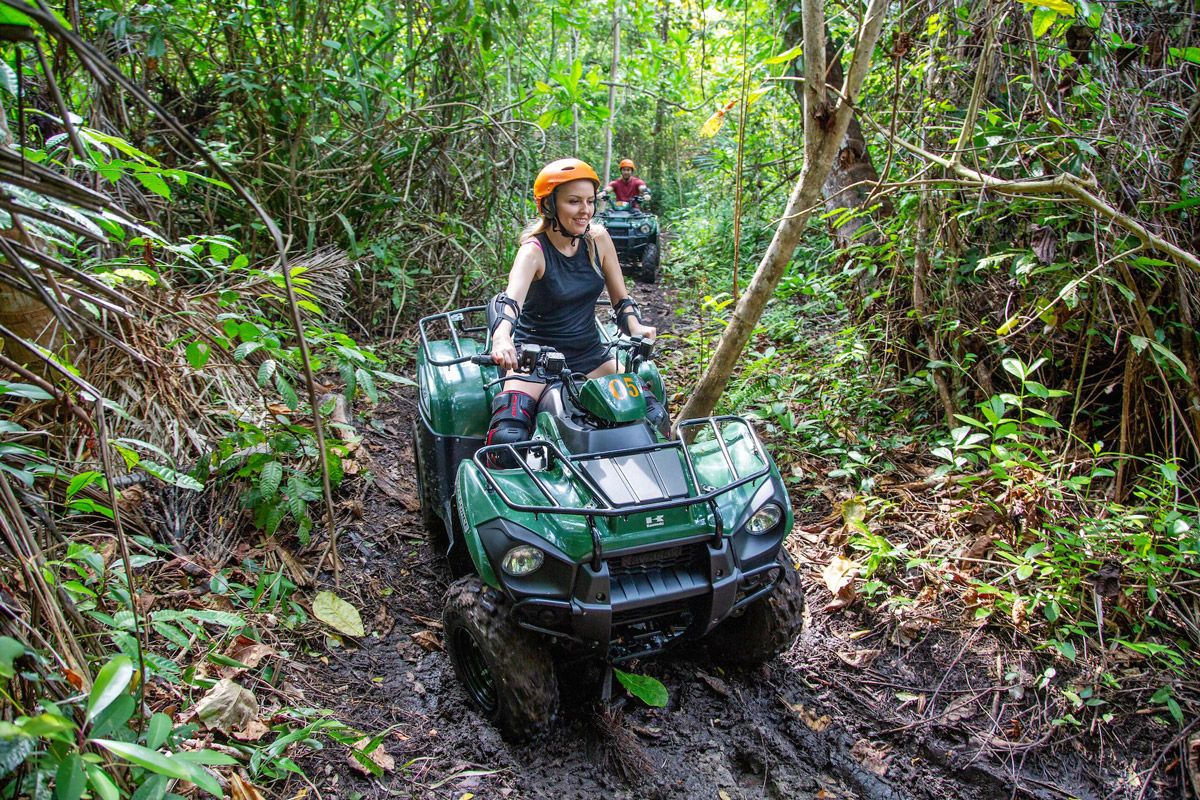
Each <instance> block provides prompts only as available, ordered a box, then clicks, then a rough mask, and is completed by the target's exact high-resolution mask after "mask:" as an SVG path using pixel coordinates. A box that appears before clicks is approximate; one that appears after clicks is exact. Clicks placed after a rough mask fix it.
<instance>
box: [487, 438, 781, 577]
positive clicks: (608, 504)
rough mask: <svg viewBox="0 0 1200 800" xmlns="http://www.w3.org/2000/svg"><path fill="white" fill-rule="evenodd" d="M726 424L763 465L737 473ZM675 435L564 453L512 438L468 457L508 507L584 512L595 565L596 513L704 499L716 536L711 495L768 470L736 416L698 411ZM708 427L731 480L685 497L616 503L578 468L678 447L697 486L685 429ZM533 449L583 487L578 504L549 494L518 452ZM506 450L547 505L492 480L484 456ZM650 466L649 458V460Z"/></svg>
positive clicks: (757, 443)
mask: <svg viewBox="0 0 1200 800" xmlns="http://www.w3.org/2000/svg"><path fill="white" fill-rule="evenodd" d="M730 426H737V427H740V428H742V429H744V431H745V434H746V435H747V437H746V438H747V439H748V441H749V442H750V444H751V446H752V447H753V452H754V456H755V458H756V459H757V460H758V462H759V463H760V464H762V465H763V466H762V468H761V469H758V470H755V471H754V472H752V473H751V474H748V475H742V474H740V473H739V471H738V468H737V465H736V464H735V463H734V459H733V455H732V454H731V453H730V452H729V446H728V445H727V444H726V440H725V437H724V436H723V435H722V433H723V431H724V430H726V429H727V428H728V427H730ZM677 427H678V438H676V439H672V440H670V441H667V442H657V443H655V444H650V445H642V446H640V447H631V448H626V449H623V450H612V451H608V452H604V453H587V454H581V455H565V454H564V453H563V452H562V451H561V450H559V449H558V447H557V446H556V445H555V444H554V443H553V442H548V441H544V440H540V439H539V440H532V441H526V442H516V443H512V444H497V445H490V446H488V447H482V448H480V449H479V450H477V451H476V452H475V454H474V455H473V456H472V460H473V461H474V462H475V465H476V466H477V467H479V470H480V474H482V475H483V477H484V480H485V481H487V484H488V487H489V488H490V489H491V490H492V491H493V492H495V493H496V495H497V496H498V497H499V498H500V500H501V501H503V503H504V504H505V505H506V506H508V507H509V508H510V509H512V510H513V511H522V512H526V513H532V514H568V515H574V516H582V517H587V518H588V523H589V527H590V528H591V532H592V562H593V564H595V565H596V566H597V568H598V567H599V563H600V561H601V559H602V557H603V553H602V549H601V545H600V534H599V531H598V530H597V529H596V524H595V518H596V517H604V518H611V517H628V516H630V515H632V514H643V513H649V512H653V511H662V510H665V509H671V508H683V507H686V506H694V505H700V504H708V505H709V506H710V507H711V509H712V512H713V516H714V519H715V525H716V531H715V534H714V538H715V539H716V540H718V541H719V540H720V539H721V538H722V537H723V535H724V531H723V529H722V525H723V523H722V520H721V515H720V513H719V511H718V509H717V507H716V498H717V497H719V496H721V495H722V494H725V493H726V492H729V491H731V490H733V489H736V488H738V487H739V486H744V485H746V484H748V483H752V482H753V481H757V480H759V479H760V478H763V477H765V476H767V475H768V474H770V471H771V466H770V464H771V461H770V459H769V458H768V457H767V454H766V450H765V449H764V448H763V444H762V441H761V440H760V439H759V438H758V434H757V433H755V431H754V428H753V427H751V425H750V423H748V422H747V421H746V420H745V419H743V418H742V417H737V416H731V415H726V416H718V417H698V418H696V419H689V420H683V421H682V422H680V423H679V424H678V426H677ZM705 428H707V429H709V430H711V431H712V433H713V437H714V438H715V440H716V442H717V445H718V447H719V448H720V453H721V456H722V459H723V461H724V465H725V468H726V469H727V470H728V473H729V475H730V477H731V478H732V480H730V481H728V482H726V483H724V484H722V485H720V486H713V487H708V488H707V490H705V491H702V492H700V493H699V494H690V493H689V494H688V496H686V497H681V498H677V499H671V498H668V499H666V500H660V501H653V502H633V503H617V502H614V501H613V499H612V498H611V497H610V496H609V494H608V493H607V492H605V491H604V489H603V488H601V486H600V485H599V484H598V483H597V482H596V481H595V480H594V479H593V477H592V476H591V475H589V474H588V472H587V471H586V469H580V466H579V465H580V464H581V462H588V461H596V460H599V459H605V460H616V459H620V458H627V457H630V456H637V455H645V454H653V453H659V452H668V451H677V452H678V453H679V454H680V455H682V456H683V462H684V465H685V467H686V468H687V473H688V476H689V477H690V478H691V484H692V486H693V487H695V488H701V487H703V486H704V484H703V483H702V482H701V480H700V478H699V476H698V475H697V472H696V465H695V462H694V461H693V460H692V453H691V451H690V450H689V447H688V444H687V438H688V437H689V435H691V436H695V435H697V434H698V433H699V431H700V430H703V429H705ZM530 453H532V454H534V455H538V456H541V457H542V458H544V459H546V464H545V469H549V468H550V467H551V466H552V465H553V464H554V463H555V462H557V463H559V464H561V466H562V468H563V469H564V470H565V471H566V472H567V473H568V474H569V475H570V476H571V478H573V479H574V481H575V483H576V484H577V485H578V486H581V487H583V489H584V490H586V493H587V495H588V502H585V503H584V504H583V505H576V506H562V505H558V504H557V503H556V502H555V498H554V495H553V494H552V493H551V491H550V488H549V487H548V486H547V485H546V482H545V481H544V480H543V479H542V478H541V477H540V476H539V475H538V473H537V472H536V471H535V470H534V469H533V468H532V467H530V466H529V464H528V463H526V460H525V458H524V457H523V456H524V455H526V454H530ZM492 454H494V455H506V456H508V457H509V459H512V460H513V461H515V462H516V464H517V466H518V467H519V468H520V469H521V470H522V471H523V472H524V473H525V475H526V476H527V477H528V478H529V479H530V481H532V482H533V485H534V486H536V487H537V488H538V491H539V492H541V494H542V496H544V497H545V498H546V503H547V504H546V505H531V504H528V503H519V502H517V501H515V500H513V499H512V498H511V497H510V496H509V495H508V493H507V492H505V490H504V487H503V486H501V484H500V482H499V481H497V480H496V477H495V475H494V474H493V472H492V469H491V468H489V467H488V466H487V458H488V456H489V455H492ZM648 463H650V464H651V466H652V468H653V462H652V461H649V462H648Z"/></svg>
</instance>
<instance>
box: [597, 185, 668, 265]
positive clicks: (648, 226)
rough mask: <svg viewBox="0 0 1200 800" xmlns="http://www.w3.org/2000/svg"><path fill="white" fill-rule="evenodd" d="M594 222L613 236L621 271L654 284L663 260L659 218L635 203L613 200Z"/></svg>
mask: <svg viewBox="0 0 1200 800" xmlns="http://www.w3.org/2000/svg"><path fill="white" fill-rule="evenodd" d="M596 219H598V220H600V224H602V225H603V226H604V227H605V228H606V229H607V230H608V235H609V236H611V237H612V240H613V245H614V246H616V248H617V261H618V262H619V263H620V264H621V271H622V272H624V273H626V274H629V275H632V276H633V277H634V278H636V279H637V280H639V281H642V282H643V283H654V282H655V281H657V280H658V264H659V261H660V259H661V258H662V243H661V242H660V240H659V235H658V217H656V216H654V215H653V214H648V213H646V212H645V211H643V210H642V209H641V207H640V206H639V205H638V204H637V202H635V201H632V200H630V201H626V202H621V201H619V200H614V201H612V202H611V203H610V204H609V208H608V209H607V210H605V211H601V212H600V213H598V214H597V215H596Z"/></svg>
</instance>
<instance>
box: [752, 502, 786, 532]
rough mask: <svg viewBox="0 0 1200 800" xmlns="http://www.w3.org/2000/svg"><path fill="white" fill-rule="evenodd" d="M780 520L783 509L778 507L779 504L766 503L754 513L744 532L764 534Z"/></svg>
mask: <svg viewBox="0 0 1200 800" xmlns="http://www.w3.org/2000/svg"><path fill="white" fill-rule="evenodd" d="M781 519H783V509H782V508H780V507H779V504H778V503H766V504H764V505H763V507H762V508H760V509H759V510H758V511H755V512H754V516H752V517H751V518H750V521H749V522H747V523H746V530H747V531H749V532H750V533H766V532H767V531H769V530H771V529H772V528H774V527H775V526H776V525H778V524H779V520H781Z"/></svg>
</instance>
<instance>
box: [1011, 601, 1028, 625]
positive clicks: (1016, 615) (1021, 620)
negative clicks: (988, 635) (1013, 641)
mask: <svg viewBox="0 0 1200 800" xmlns="http://www.w3.org/2000/svg"><path fill="white" fill-rule="evenodd" d="M1012 621H1013V625H1016V626H1017V630H1019V631H1020V632H1021V633H1029V604H1028V603H1027V602H1026V601H1025V598H1024V597H1018V598H1017V599H1016V600H1014V601H1013V605H1012Z"/></svg>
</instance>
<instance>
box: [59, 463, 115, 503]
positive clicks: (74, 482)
mask: <svg viewBox="0 0 1200 800" xmlns="http://www.w3.org/2000/svg"><path fill="white" fill-rule="evenodd" d="M97 482H98V483H99V484H100V486H101V488H106V486H107V484H105V482H104V476H103V475H101V474H100V473H99V472H95V471H94V470H88V471H87V472H81V473H79V474H78V475H76V476H75V477H74V478H72V479H71V483H70V484H69V485H68V486H67V499H68V500H70V499H71V498H72V497H74V496H75V495H77V494H78V493H79V492H80V491H82V490H83V488H84V487H85V486H91V485H92V484H93V483H97Z"/></svg>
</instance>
